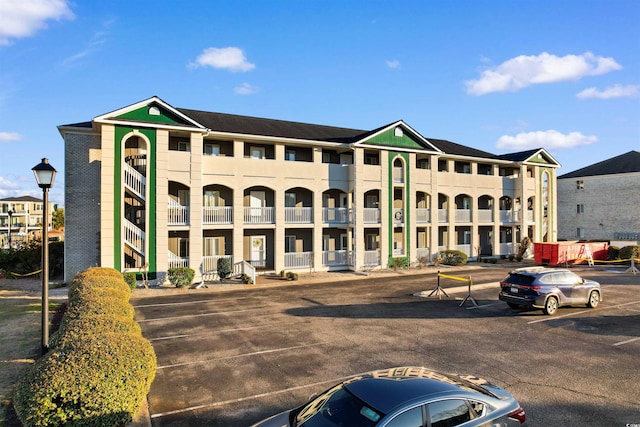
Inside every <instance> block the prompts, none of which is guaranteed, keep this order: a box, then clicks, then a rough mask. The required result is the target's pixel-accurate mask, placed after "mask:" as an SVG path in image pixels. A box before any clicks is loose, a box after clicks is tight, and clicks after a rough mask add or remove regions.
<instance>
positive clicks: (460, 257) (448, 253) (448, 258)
mask: <svg viewBox="0 0 640 427" xmlns="http://www.w3.org/2000/svg"><path fill="white" fill-rule="evenodd" d="M438 258H439V260H440V263H441V264H446V265H464V264H466V263H467V260H468V258H469V257H468V256H467V254H465V253H464V252H461V251H456V250H445V251H440V252H439V253H438Z"/></svg>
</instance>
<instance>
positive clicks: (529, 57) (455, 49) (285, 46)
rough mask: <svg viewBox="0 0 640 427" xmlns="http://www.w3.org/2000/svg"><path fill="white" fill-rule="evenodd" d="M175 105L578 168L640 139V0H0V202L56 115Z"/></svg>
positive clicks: (23, 175) (50, 145)
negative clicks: (400, 131) (393, 131)
mask: <svg viewBox="0 0 640 427" xmlns="http://www.w3.org/2000/svg"><path fill="white" fill-rule="evenodd" d="M154 95H156V96H159V97H160V98H162V99H163V100H164V101H166V102H168V103H169V104H171V105H173V106H174V107H182V108H190V109H200V110H206V111H215V112H223V113H232V114H241V115H248V116H258V117H267V118H273V119H281V120H291V121H300V122H307V123H317V124H323V125H330V126H341V127H349V128H356V129H374V128H377V127H379V126H382V125H385V124H389V123H391V122H394V121H396V120H399V119H403V120H405V121H406V122H407V123H408V124H409V125H410V126H411V127H413V128H414V129H415V130H417V131H418V132H420V133H421V134H422V135H423V136H425V137H426V138H438V139H447V140H450V141H453V142H456V143H459V144H463V145H467V146H470V147H474V148H477V149H481V150H485V151H488V152H491V153H495V154H502V153H507V152H515V151H522V150H526V149H529V148H537V147H543V148H545V149H546V150H547V151H548V152H549V153H550V154H551V155H552V156H554V158H555V159H556V160H558V161H559V162H560V163H561V165H562V168H561V169H560V170H559V174H563V173H567V172H571V171H573V170H576V169H579V168H581V167H584V166H587V165H590V164H593V163H595V162H598V161H601V160H605V159H608V158H611V157H613V156H616V155H619V154H623V153H626V152H628V151H630V150H640V1H637V0H603V1H600V0H575V1H567V0H553V1H546V0H535V1H526V0H518V1H516V0H511V1H497V0H485V1H481V0H473V1H453V0H447V1H438V0H434V1H401V0H398V1H378V0H368V1H364V0H363V1H338V0H326V1H313V0H307V1H305V0H297V1H280V0H270V1H261V0H252V1H244V0H237V1H220V0H211V1H205V0H202V1H194V0H181V1H169V0H128V1H125V0H101V1H93V0H92V1H89V0H75V1H69V0H0V153H1V154H0V198H3V197H12V196H21V195H26V194H30V195H34V196H38V197H39V196H41V194H42V193H41V191H40V190H39V189H38V187H37V186H36V184H35V180H34V178H33V174H32V172H31V168H32V167H33V166H35V165H36V164H38V163H39V162H40V159H41V158H42V157H47V158H49V162H50V163H51V164H52V165H53V166H54V167H56V169H58V171H59V174H58V176H57V178H56V182H55V186H54V188H53V189H52V191H51V196H50V197H51V200H52V201H55V202H57V203H60V204H63V203H64V191H63V187H64V173H63V172H64V149H63V141H62V138H61V137H60V135H59V133H58V130H57V126H58V125H62V124H68V123H77V122H82V121H88V120H91V119H92V118H93V117H96V116H99V115H101V114H104V113H107V112H110V111H113V110H116V109H118V108H121V107H124V106H126V105H130V104H133V103H135V102H138V101H141V100H144V99H147V98H149V97H151V96H154Z"/></svg>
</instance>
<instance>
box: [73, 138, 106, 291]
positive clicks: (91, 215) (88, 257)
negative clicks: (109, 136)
mask: <svg viewBox="0 0 640 427" xmlns="http://www.w3.org/2000/svg"><path fill="white" fill-rule="evenodd" d="M100 163H101V156H100V137H99V136H98V135H88V134H74V133H67V134H66V135H65V168H64V174H65V251H64V253H65V255H64V257H65V263H64V280H65V281H70V280H72V279H73V278H74V277H75V275H76V274H77V273H78V272H79V271H82V270H85V269H86V268H89V267H92V266H97V265H99V264H100Z"/></svg>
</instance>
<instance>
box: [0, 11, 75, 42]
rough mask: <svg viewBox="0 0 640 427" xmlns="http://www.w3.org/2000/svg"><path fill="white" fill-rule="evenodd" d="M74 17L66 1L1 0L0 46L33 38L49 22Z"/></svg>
mask: <svg viewBox="0 0 640 427" xmlns="http://www.w3.org/2000/svg"><path fill="white" fill-rule="evenodd" d="M74 17H75V16H74V15H73V12H71V9H69V5H68V3H67V1H66V0H0V45H9V44H11V42H12V39H19V38H23V37H29V36H32V35H33V34H35V33H36V32H37V31H38V30H40V29H43V28H46V26H47V24H46V22H47V21H48V20H51V19H53V20H56V21H60V20H61V19H73V18H74Z"/></svg>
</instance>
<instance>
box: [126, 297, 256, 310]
mask: <svg viewBox="0 0 640 427" xmlns="http://www.w3.org/2000/svg"><path fill="white" fill-rule="evenodd" d="M250 298H254V297H239V298H223V299H220V298H217V299H201V300H197V301H182V302H162V303H158V304H142V305H134V306H133V307H134V308H147V307H165V306H169V305H189V304H201V303H203V302H224V301H237V300H241V299H250Z"/></svg>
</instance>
